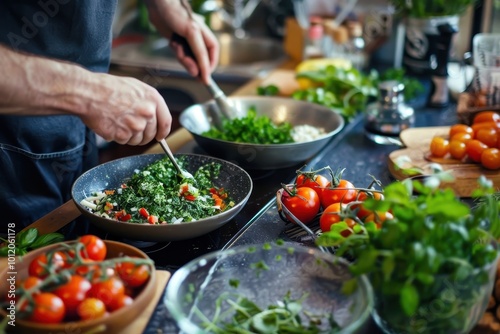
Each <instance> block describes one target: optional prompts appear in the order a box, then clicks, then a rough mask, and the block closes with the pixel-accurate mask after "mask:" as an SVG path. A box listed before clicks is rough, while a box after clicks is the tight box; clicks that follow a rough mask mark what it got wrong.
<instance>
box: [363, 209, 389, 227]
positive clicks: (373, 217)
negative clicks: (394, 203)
mask: <svg viewBox="0 0 500 334" xmlns="http://www.w3.org/2000/svg"><path fill="white" fill-rule="evenodd" d="M390 219H394V216H393V214H392V213H390V212H389V211H384V212H379V211H377V212H372V213H370V214H369V215H368V216H366V217H365V219H364V220H363V221H364V222H365V223H369V222H374V223H375V224H376V225H377V227H380V226H382V223H383V222H385V221H386V220H390Z"/></svg>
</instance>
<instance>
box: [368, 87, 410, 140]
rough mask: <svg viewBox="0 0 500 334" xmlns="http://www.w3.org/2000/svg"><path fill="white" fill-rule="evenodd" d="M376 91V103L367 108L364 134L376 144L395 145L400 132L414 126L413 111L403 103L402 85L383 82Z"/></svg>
mask: <svg viewBox="0 0 500 334" xmlns="http://www.w3.org/2000/svg"><path fill="white" fill-rule="evenodd" d="M378 89H379V98H378V101H376V102H373V103H371V104H369V105H368V106H367V110H366V113H365V134H366V136H367V137H368V138H369V139H371V140H372V141H374V142H376V143H378V144H386V145H387V144H396V143H398V142H399V138H398V137H399V134H400V133H401V131H403V130H405V129H408V128H410V127H412V126H413V125H414V123H415V115H414V111H413V108H412V107H410V106H408V105H407V104H406V103H405V102H404V95H403V90H404V84H402V83H400V82H399V81H395V80H390V81H383V82H381V83H380V84H379V87H378Z"/></svg>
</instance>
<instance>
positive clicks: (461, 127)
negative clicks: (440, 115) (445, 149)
mask: <svg viewBox="0 0 500 334" xmlns="http://www.w3.org/2000/svg"><path fill="white" fill-rule="evenodd" d="M457 133H468V134H470V135H471V136H473V135H474V130H472V128H471V127H470V126H468V125H465V124H454V125H452V126H451V127H450V131H449V133H448V135H449V137H450V138H452V137H453V136H454V135H456V134H457Z"/></svg>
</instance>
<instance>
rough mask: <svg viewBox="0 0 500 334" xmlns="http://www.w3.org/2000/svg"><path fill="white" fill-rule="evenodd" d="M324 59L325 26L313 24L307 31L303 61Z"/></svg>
mask: <svg viewBox="0 0 500 334" xmlns="http://www.w3.org/2000/svg"><path fill="white" fill-rule="evenodd" d="M323 57H324V53H323V26H322V25H321V24H311V25H310V27H309V30H308V31H307V39H306V44H305V47H304V56H303V59H313V58H323Z"/></svg>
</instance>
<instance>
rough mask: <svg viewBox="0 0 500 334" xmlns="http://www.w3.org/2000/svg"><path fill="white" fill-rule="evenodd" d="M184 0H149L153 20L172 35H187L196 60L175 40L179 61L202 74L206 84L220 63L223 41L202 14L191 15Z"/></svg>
mask: <svg viewBox="0 0 500 334" xmlns="http://www.w3.org/2000/svg"><path fill="white" fill-rule="evenodd" d="M181 1H182V0H146V5H147V7H148V13H149V18H150V21H151V22H152V23H153V24H154V25H155V27H156V29H157V30H158V31H159V32H160V33H161V34H163V35H164V36H165V37H167V38H169V37H170V36H171V35H172V33H174V32H175V33H177V34H178V35H179V36H181V37H184V38H185V39H186V40H187V42H188V44H189V46H190V47H191V50H192V51H193V53H194V55H195V57H196V59H192V58H191V57H190V56H188V55H186V54H185V53H184V50H183V48H182V47H181V46H180V45H178V44H175V43H171V45H170V46H171V47H172V49H173V50H174V52H175V54H176V56H177V59H178V60H179V62H180V63H181V64H182V65H183V66H184V67H185V68H186V70H187V71H188V72H189V74H191V75H192V76H194V77H197V76H200V78H201V80H202V81H203V82H204V83H208V81H209V77H210V75H211V73H212V72H213V70H214V69H215V67H216V66H217V64H218V62H219V42H218V40H217V38H216V37H215V35H214V34H213V32H212V31H211V30H210V28H209V27H208V26H207V25H206V24H205V23H204V21H203V20H202V18H201V17H199V16H197V15H192V18H190V15H189V13H188V11H187V10H186V9H185V8H184V7H183V5H182V2H181Z"/></svg>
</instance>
